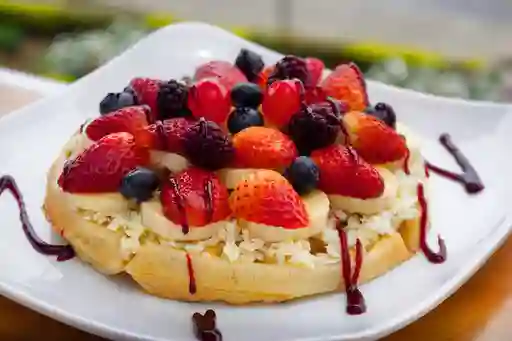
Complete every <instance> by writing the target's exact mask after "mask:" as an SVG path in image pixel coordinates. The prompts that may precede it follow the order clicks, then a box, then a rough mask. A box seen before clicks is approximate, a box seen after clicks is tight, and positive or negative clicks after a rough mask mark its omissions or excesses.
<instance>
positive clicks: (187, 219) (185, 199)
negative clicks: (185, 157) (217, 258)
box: [160, 167, 230, 226]
mask: <svg viewBox="0 0 512 341" xmlns="http://www.w3.org/2000/svg"><path fill="white" fill-rule="evenodd" d="M160 198H161V201H162V206H163V213H164V215H165V216H166V217H167V219H169V220H171V221H172V222H174V223H175V224H180V225H186V226H204V225H207V224H210V223H214V222H217V221H219V220H224V219H226V218H227V217H228V216H229V215H230V209H229V204H228V190H227V189H226V187H225V186H224V185H223V184H222V183H221V182H220V181H219V179H218V178H217V176H216V175H215V174H214V173H211V172H208V171H206V170H202V169H200V168H195V167H192V168H189V169H187V170H185V171H183V172H181V173H179V174H177V175H175V176H172V177H170V178H169V179H167V180H166V181H164V183H163V184H162V192H161V194H160Z"/></svg>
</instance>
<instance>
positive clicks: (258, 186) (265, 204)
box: [229, 170, 309, 229]
mask: <svg viewBox="0 0 512 341" xmlns="http://www.w3.org/2000/svg"><path fill="white" fill-rule="evenodd" d="M229 205H230V207H231V210H232V211H233V215H234V216H235V217H236V218H238V219H243V220H246V221H250V222H254V223H260V224H266V225H270V226H279V227H282V228H285V229H297V228H303V227H306V226H308V224H309V218H308V215H307V212H306V208H305V205H304V202H303V201H302V199H301V197H300V196H299V195H298V194H297V192H295V190H294V189H293V187H292V185H291V184H290V183H289V182H288V180H286V179H285V178H284V177H283V176H282V175H281V174H279V173H277V172H275V171H272V170H260V171H257V172H255V173H253V174H251V175H250V176H248V177H247V178H246V179H245V180H243V181H242V182H241V183H240V184H239V185H238V186H237V187H236V188H235V190H234V191H233V193H231V196H230V198H229Z"/></svg>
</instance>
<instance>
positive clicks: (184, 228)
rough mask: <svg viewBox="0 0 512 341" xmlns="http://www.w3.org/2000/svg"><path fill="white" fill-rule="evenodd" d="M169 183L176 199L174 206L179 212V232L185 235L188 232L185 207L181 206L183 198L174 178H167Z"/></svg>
mask: <svg viewBox="0 0 512 341" xmlns="http://www.w3.org/2000/svg"><path fill="white" fill-rule="evenodd" d="M169 182H170V183H171V188H172V191H173V193H174V196H175V197H176V206H177V207H178V211H179V212H180V218H181V231H182V232H183V234H187V233H188V232H189V230H190V228H189V226H188V222H187V212H185V207H184V206H183V197H182V195H181V191H180V187H179V185H178V182H177V181H176V179H175V178H174V177H170V178H169Z"/></svg>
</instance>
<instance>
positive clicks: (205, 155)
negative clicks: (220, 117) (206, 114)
mask: <svg viewBox="0 0 512 341" xmlns="http://www.w3.org/2000/svg"><path fill="white" fill-rule="evenodd" d="M184 138H185V141H184V142H185V143H184V148H185V153H186V155H187V157H188V159H189V160H190V162H192V163H193V164H194V165H196V166H198V167H202V168H206V169H210V170H216V169H220V168H223V167H225V166H227V165H228V164H229V163H230V162H231V160H232V159H233V156H234V148H233V143H232V141H231V138H230V137H229V136H228V135H226V134H225V133H224V132H223V131H222V129H221V128H220V127H219V126H218V125H217V124H216V123H215V122H212V121H207V120H205V119H204V118H200V119H199V121H198V122H197V123H196V124H194V125H193V126H191V127H190V128H189V130H188V131H187V133H186V134H185V136H184Z"/></svg>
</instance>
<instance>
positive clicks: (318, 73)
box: [305, 57, 325, 86]
mask: <svg viewBox="0 0 512 341" xmlns="http://www.w3.org/2000/svg"><path fill="white" fill-rule="evenodd" d="M305 60H306V67H307V68H308V71H309V77H310V81H311V85H313V86H315V85H317V84H318V82H320V80H321V79H322V73H323V71H324V67H325V65H324V62H322V61H321V60H320V59H318V58H314V57H308V58H306V59H305Z"/></svg>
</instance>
